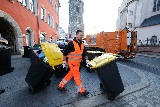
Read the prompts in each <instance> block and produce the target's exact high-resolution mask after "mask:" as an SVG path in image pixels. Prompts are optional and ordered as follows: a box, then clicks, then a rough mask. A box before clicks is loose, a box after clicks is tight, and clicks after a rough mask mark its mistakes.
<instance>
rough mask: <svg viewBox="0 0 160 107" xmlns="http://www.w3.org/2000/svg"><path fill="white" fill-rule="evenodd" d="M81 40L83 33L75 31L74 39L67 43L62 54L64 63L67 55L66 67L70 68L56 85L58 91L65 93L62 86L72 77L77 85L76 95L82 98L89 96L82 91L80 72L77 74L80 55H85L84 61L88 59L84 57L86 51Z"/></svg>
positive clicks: (86, 92)
mask: <svg viewBox="0 0 160 107" xmlns="http://www.w3.org/2000/svg"><path fill="white" fill-rule="evenodd" d="M82 38H83V31H81V30H77V31H76V37H75V38H74V39H73V40H72V41H70V42H69V43H68V46H67V47H66V49H65V51H64V53H63V55H64V56H63V60H64V61H66V56H67V55H68V65H69V68H70V71H69V73H68V74H67V75H66V76H65V77H64V78H63V79H62V81H61V82H60V84H59V85H58V89H59V90H61V91H64V92H65V91H67V89H66V88H65V87H64V85H65V84H66V83H67V82H68V81H69V80H70V79H71V78H72V77H74V80H75V82H76V84H77V85H78V87H77V88H78V93H79V94H81V95H84V96H87V95H88V94H89V92H88V91H86V90H85V89H84V87H83V86H82V82H81V79H80V72H79V63H80V62H81V60H82V54H83V55H85V59H88V57H87V56H86V53H87V52H86V50H85V49H84V43H83V42H82Z"/></svg>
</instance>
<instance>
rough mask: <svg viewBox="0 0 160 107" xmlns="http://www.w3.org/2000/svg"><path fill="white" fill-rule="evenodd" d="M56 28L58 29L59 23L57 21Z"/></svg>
mask: <svg viewBox="0 0 160 107" xmlns="http://www.w3.org/2000/svg"><path fill="white" fill-rule="evenodd" d="M56 30H57V31H58V23H56Z"/></svg>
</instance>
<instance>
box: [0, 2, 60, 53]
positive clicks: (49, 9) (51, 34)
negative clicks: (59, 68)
mask: <svg viewBox="0 0 160 107" xmlns="http://www.w3.org/2000/svg"><path fill="white" fill-rule="evenodd" d="M59 7H60V3H59V0H0V36H1V37H3V38H5V39H6V40H8V44H7V45H8V46H10V47H12V52H13V53H16V54H22V52H23V46H34V45H35V44H40V43H41V42H42V41H55V40H56V39H58V38H59V32H58V29H59Z"/></svg>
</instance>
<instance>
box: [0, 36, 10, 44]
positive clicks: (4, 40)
mask: <svg viewBox="0 0 160 107" xmlns="http://www.w3.org/2000/svg"><path fill="white" fill-rule="evenodd" d="M0 42H4V43H5V44H8V41H7V40H6V39H4V38H3V37H0Z"/></svg>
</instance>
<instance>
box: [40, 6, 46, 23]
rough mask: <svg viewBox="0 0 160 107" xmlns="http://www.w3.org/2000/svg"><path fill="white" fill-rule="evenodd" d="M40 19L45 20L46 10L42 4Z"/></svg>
mask: <svg viewBox="0 0 160 107" xmlns="http://www.w3.org/2000/svg"><path fill="white" fill-rule="evenodd" d="M41 19H42V20H43V21H46V10H45V8H44V7H43V6H41Z"/></svg>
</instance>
